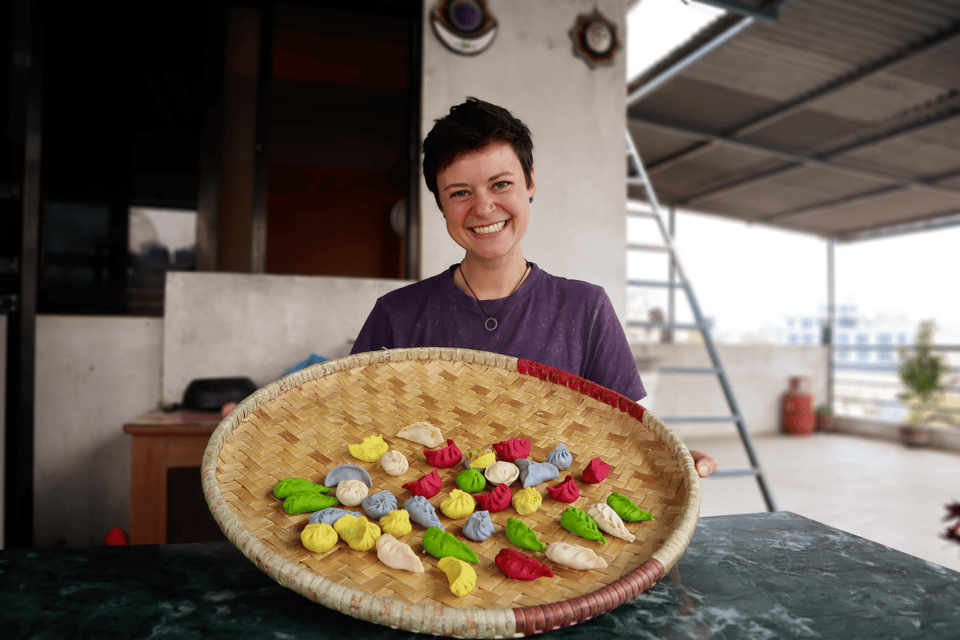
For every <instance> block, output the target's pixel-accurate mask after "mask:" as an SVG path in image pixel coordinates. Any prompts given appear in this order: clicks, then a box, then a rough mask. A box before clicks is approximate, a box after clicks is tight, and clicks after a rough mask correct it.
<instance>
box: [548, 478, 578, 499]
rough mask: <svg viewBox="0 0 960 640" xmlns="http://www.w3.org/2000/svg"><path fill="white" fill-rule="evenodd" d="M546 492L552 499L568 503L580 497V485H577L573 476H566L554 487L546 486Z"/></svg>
mask: <svg viewBox="0 0 960 640" xmlns="http://www.w3.org/2000/svg"><path fill="white" fill-rule="evenodd" d="M547 493H549V494H550V497H551V498H553V499H554V500H558V501H560V502H566V503H570V502H573V501H574V500H576V499H577V498H579V497H580V487H578V486H577V482H576V480H574V479H573V476H567V477H566V478H564V479H563V482H561V483H560V484H558V485H556V486H555V487H547Z"/></svg>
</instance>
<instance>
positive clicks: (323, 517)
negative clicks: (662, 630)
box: [307, 507, 363, 527]
mask: <svg viewBox="0 0 960 640" xmlns="http://www.w3.org/2000/svg"><path fill="white" fill-rule="evenodd" d="M360 515H363V514H361V513H359V512H357V511H349V510H347V509H341V508H340V507H327V508H326V509H320V511H314V512H313V513H311V514H310V517H309V518H307V519H308V520H309V521H310V524H321V523H322V524H328V525H330V526H331V527H332V526H333V523H334V522H336V521H337V520H339V519H340V518H342V517H343V516H354V517H356V516H360Z"/></svg>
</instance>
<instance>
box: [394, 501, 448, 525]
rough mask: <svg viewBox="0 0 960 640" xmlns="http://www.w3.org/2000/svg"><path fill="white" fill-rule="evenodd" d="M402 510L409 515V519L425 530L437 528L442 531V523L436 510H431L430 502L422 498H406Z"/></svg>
mask: <svg viewBox="0 0 960 640" xmlns="http://www.w3.org/2000/svg"><path fill="white" fill-rule="evenodd" d="M403 508H404V509H406V510H407V512H409V513H410V519H411V520H412V521H413V522H416V523H417V524H418V525H420V526H421V527H423V528H425V529H429V528H430V527H437V528H439V529H443V523H442V522H440V518H438V517H437V510H436V509H434V508H433V505H432V504H430V501H429V500H427V499H426V498H424V497H423V496H413V497H412V498H407V500H406V501H405V502H404V503H403Z"/></svg>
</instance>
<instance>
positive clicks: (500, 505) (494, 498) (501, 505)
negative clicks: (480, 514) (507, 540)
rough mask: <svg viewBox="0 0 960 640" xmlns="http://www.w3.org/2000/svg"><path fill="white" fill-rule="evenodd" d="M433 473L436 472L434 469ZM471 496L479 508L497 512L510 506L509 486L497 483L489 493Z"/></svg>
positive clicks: (511, 497) (511, 496)
mask: <svg viewBox="0 0 960 640" xmlns="http://www.w3.org/2000/svg"><path fill="white" fill-rule="evenodd" d="M434 473H436V470H434ZM473 498H474V500H476V501H477V504H479V505H480V509H481V510H483V511H489V512H490V513H497V512H498V511H503V510H504V509H506V508H507V507H509V506H510V502H511V501H512V500H513V494H512V493H510V488H509V487H507V485H505V484H498V485H497V486H496V488H494V490H493V491H491V492H490V493H481V494H477V495H475V496H473Z"/></svg>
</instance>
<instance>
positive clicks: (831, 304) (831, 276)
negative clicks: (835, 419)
mask: <svg viewBox="0 0 960 640" xmlns="http://www.w3.org/2000/svg"><path fill="white" fill-rule="evenodd" d="M836 244H837V241H836V239H834V238H830V239H828V240H827V406H828V407H830V409H831V410H833V385H834V367H833V359H834V356H835V353H834V350H835V348H834V345H835V344H836V337H835V336H834V333H835V332H836V315H837V298H836V288H835V284H836V272H835V263H834V250H835V247H836Z"/></svg>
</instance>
